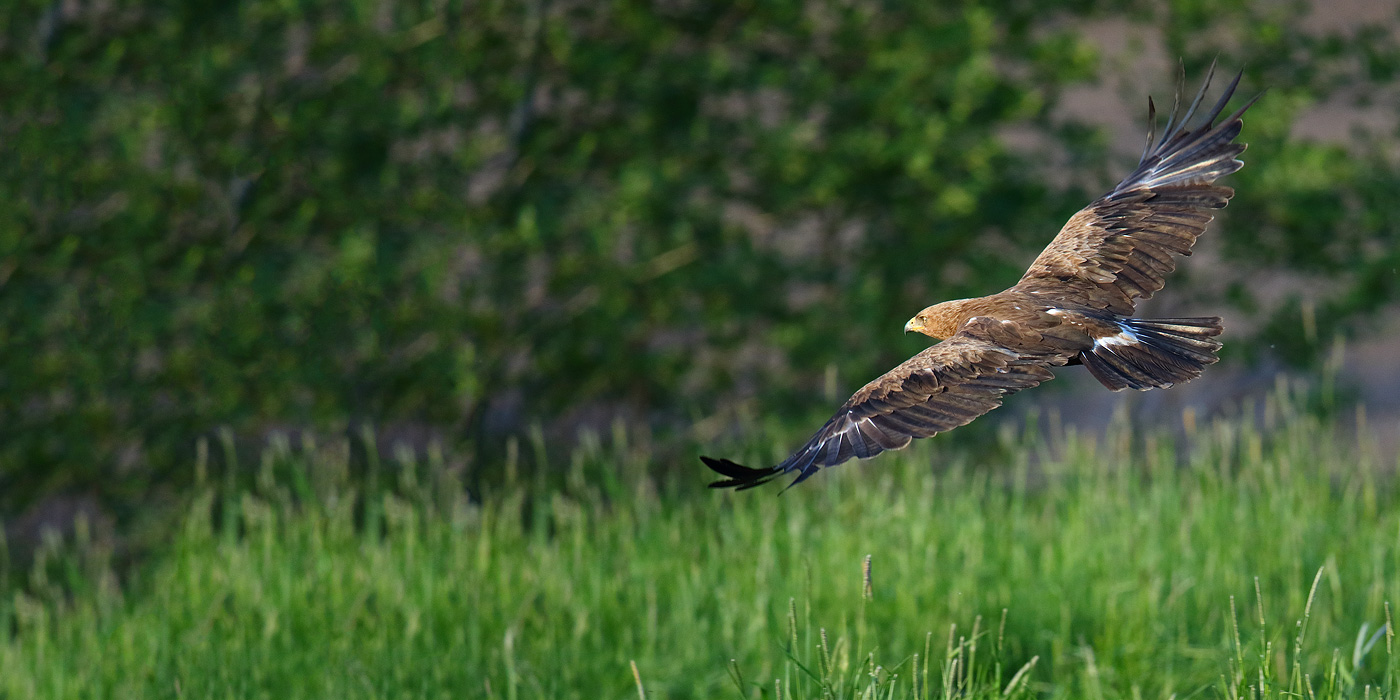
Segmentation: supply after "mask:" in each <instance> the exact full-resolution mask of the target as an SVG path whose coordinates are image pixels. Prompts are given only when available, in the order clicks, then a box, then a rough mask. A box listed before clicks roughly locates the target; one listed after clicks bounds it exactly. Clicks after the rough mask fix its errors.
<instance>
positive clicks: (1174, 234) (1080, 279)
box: [1017, 65, 1259, 315]
mask: <svg viewBox="0 0 1400 700" xmlns="http://www.w3.org/2000/svg"><path fill="white" fill-rule="evenodd" d="M1214 72H1215V66H1214V65H1212V66H1211V74H1212V75H1213V74H1214ZM1210 78H1211V75H1207V76H1206V80H1205V83H1204V84H1203V85H1202V86H1201V90H1200V92H1198V93H1197V94H1196V99H1195V100H1193V101H1192V103H1191V105H1190V107H1188V108H1187V110H1186V113H1185V114H1183V115H1180V117H1179V118H1178V114H1177V110H1178V107H1179V106H1180V97H1181V91H1180V87H1178V89H1177V99H1176V101H1175V103H1174V104H1173V105H1172V113H1171V116H1170V118H1169V119H1168V120H1167V126H1166V130H1165V132H1164V133H1163V134H1162V138H1161V140H1160V141H1157V142H1156V145H1155V146H1154V145H1153V140H1154V136H1155V130H1156V109H1155V107H1154V106H1153V105H1152V101H1151V100H1150V99H1149V100H1148V122H1149V124H1150V128H1149V131H1148V137H1147V147H1146V149H1144V151H1143V156H1142V160H1141V162H1140V163H1139V164H1138V167H1137V169H1136V170H1134V171H1133V173H1132V174H1131V175H1129V176H1128V177H1126V178H1124V180H1123V181H1122V182H1120V183H1118V186H1117V187H1114V188H1113V191H1111V192H1109V193H1108V194H1106V195H1104V196H1103V197H1101V198H1099V199H1098V200H1097V201H1095V202H1094V203H1092V204H1090V205H1089V206H1087V207H1085V208H1084V209H1082V210H1080V211H1079V213H1077V214H1075V215H1074V216H1073V217H1071V218H1070V220H1069V222H1068V223H1066V224H1065V226H1064V228H1062V229H1060V233H1059V235H1058V236H1056V237H1055V240H1054V241H1051V243H1050V245H1049V246H1047V247H1046V248H1045V250H1044V251H1043V252H1041V254H1040V256H1039V257H1037V258H1036V259H1035V262H1033V263H1031V266H1030V269H1029V270H1027V272H1026V274H1025V276H1024V277H1022V278H1021V282H1020V283H1019V284H1018V285H1017V286H1018V287H1019V288H1021V289H1023V290H1026V291H1037V290H1046V291H1048V290H1049V289H1054V290H1055V291H1056V292H1057V293H1059V294H1062V295H1063V294H1067V293H1068V294H1073V295H1074V296H1073V297H1072V298H1073V300H1074V301H1077V302H1080V303H1086V304H1088V305H1090V306H1093V307H1096V308H1105V309H1109V310H1112V311H1114V312H1115V313H1120V314H1124V315H1128V314H1131V313H1132V311H1133V306H1134V304H1135V302H1136V300H1137V299H1147V298H1150V297H1151V296H1152V294H1153V293H1154V292H1156V291H1158V290H1160V289H1161V288H1162V285H1163V284H1165V281H1166V276H1167V275H1168V274H1170V273H1171V271H1172V270H1173V269H1175V267H1176V263H1175V261H1174V257H1173V256H1177V255H1190V254H1191V247H1192V246H1193V245H1194V244H1195V243H1196V238H1197V237H1198V236H1200V235H1201V234H1202V233H1203V232H1204V231H1205V229H1206V225H1207V224H1209V223H1210V221H1211V219H1213V218H1214V215H1213V214H1212V213H1211V210H1213V209H1220V208H1223V207H1224V206H1225V205H1226V204H1227V203H1228V202H1229V201H1230V197H1232V196H1234V193H1235V192H1234V190H1232V189H1230V188H1229V187H1224V186H1219V185H1215V184H1213V183H1214V182H1215V181H1216V179H1218V178H1220V177H1223V176H1225V175H1228V174H1230V173H1233V172H1235V171H1236V170H1239V169H1240V167H1241V166H1243V163H1242V162H1241V161H1240V160H1239V158H1238V156H1239V155H1240V153H1242V152H1243V151H1244V149H1245V145H1244V144H1242V143H1235V141H1234V139H1235V137H1237V136H1239V133H1240V128H1241V126H1242V122H1241V119H1240V117H1241V116H1242V115H1243V114H1244V112H1245V110H1247V109H1249V107H1250V106H1251V105H1253V104H1254V101H1255V100H1257V99H1259V98H1258V97H1255V98H1254V99H1252V100H1250V101H1249V102H1248V103H1246V104H1245V105H1244V106H1243V107H1241V108H1239V109H1238V110H1237V111H1235V112H1234V113H1233V114H1231V115H1230V116H1228V117H1226V118H1225V119H1224V120H1223V121H1221V122H1220V123H1219V124H1216V123H1215V120H1216V119H1217V118H1218V117H1219V116H1220V113H1221V111H1222V110H1224V108H1225V105H1226V103H1228V102H1229V101H1230V97H1231V96H1232V95H1233V94H1234V92H1235V87H1236V86H1237V85H1238V84H1239V81H1240V76H1238V75H1237V76H1235V79H1234V80H1233V81H1231V83H1230V85H1229V86H1228V87H1227V88H1226V89H1225V92H1224V94H1222V95H1221V96H1220V99H1219V101H1217V102H1216V103H1215V106H1214V107H1213V108H1212V109H1211V110H1210V112H1209V114H1208V115H1207V116H1206V118H1205V120H1204V123H1203V124H1201V125H1199V126H1197V127H1195V128H1187V123H1188V122H1190V121H1192V118H1193V117H1194V116H1195V115H1196V109H1197V108H1198V107H1199V106H1200V104H1201V100H1202V98H1204V97H1205V94H1206V90H1207V88H1209V87H1210Z"/></svg>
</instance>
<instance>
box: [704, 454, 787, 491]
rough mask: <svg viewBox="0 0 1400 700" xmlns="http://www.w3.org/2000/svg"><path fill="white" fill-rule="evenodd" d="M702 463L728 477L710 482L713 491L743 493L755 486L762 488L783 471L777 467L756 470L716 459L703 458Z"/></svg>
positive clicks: (726, 460)
mask: <svg viewBox="0 0 1400 700" xmlns="http://www.w3.org/2000/svg"><path fill="white" fill-rule="evenodd" d="M700 461H701V462H704V463H705V466H707V467H709V468H710V469H712V470H714V471H715V472H717V473H718V474H719V475H720V476H724V477H727V478H725V479H720V480H719V481H712V482H710V488H712V489H726V488H733V489H734V490H735V491H743V490H745V489H751V488H753V487H755V486H762V485H763V484H766V483H768V482H769V481H771V480H772V479H773V477H775V476H777V475H778V474H780V473H782V470H781V469H779V468H777V467H766V468H763V469H754V468H753V467H746V466H744V465H742V464H738V463H736V462H734V461H731V460H728V459H715V458H714V457H704V456H701V457H700Z"/></svg>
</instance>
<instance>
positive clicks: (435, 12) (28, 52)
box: [0, 0, 1400, 514]
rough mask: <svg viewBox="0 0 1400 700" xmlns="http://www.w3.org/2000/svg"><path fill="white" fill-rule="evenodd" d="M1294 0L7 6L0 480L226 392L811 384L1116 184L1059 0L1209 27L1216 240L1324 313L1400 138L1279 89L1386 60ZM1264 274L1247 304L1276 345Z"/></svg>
mask: <svg viewBox="0 0 1400 700" xmlns="http://www.w3.org/2000/svg"><path fill="white" fill-rule="evenodd" d="M1305 13H1306V7H1305V6H1303V5H1289V4H1270V5H1269V7H1267V8H1263V9H1260V8H1257V7H1254V6H1253V5H1252V4H1251V3H1246V2H1244V1H1243V0H1232V1H1228V2H1211V3H1204V2H1199V1H1190V2H1188V1H1184V0H1177V1H1174V2H1171V3H1168V4H1167V5H1165V6H1159V5H1158V4H1156V3H1152V4H1148V3H1133V2H1107V1H1105V2H1091V1H1087V0H1085V1H1081V2H1071V3H1064V4H1062V5H1060V6H1058V7H1054V8H1050V7H1047V6H1046V5H1045V4H1043V3H1034V2H1026V1H1025V0H1000V1H998V2H989V3H980V4H977V5H975V6H974V5H969V4H964V3H950V2H939V3H903V4H901V3H849V2H840V1H836V0H831V1H826V0H782V1H776V2H764V3H757V2H748V3H732V4H731V3H713V4H712V3H698V2H685V1H675V2H658V3H645V2H633V1H625V0H623V1H618V2H609V3H592V2H586V3H580V2H562V1H556V2H545V1H544V0H534V1H528V0H518V1H514V2H511V1H505V2H501V1H494V2H493V1H490V0H487V1H484V2H467V3H457V2H448V1H446V0H439V1H437V2H423V3H394V2H387V1H381V2H369V1H352V2H340V3H331V2H322V3H316V2H305V3H290V2H285V1H284V0H245V1H242V2H222V3H194V2H183V3H182V2H164V3H128V2H114V3H82V2H32V1H26V0H17V1H16V2H12V3H6V4H5V5H4V8H3V9H0V27H3V29H0V32H2V33H3V35H0V86H3V94H4V95H5V98H4V103H3V108H0V144H3V149H4V150H3V152H4V154H5V155H6V157H5V158H3V160H0V198H3V201H4V206H3V207H0V343H3V347H5V348H6V352H5V353H4V354H3V357H2V358H0V514H3V513H14V512H16V511H17V510H18V509H20V508H22V507H23V506H25V504H27V503H32V502H33V501H34V499H35V498H36V497H37V496H39V495H41V494H45V493H53V492H56V491H60V490H67V491H80V492H93V493H97V494H99V495H100V496H101V497H102V498H104V499H107V500H108V501H111V502H119V503H127V504H136V503H139V502H140V500H139V499H140V498H142V497H144V496H146V495H148V494H150V493H151V492H152V488H153V487H156V486H159V485H178V484H180V483H182V482H183V481H184V480H185V475H183V474H181V473H176V472H175V467H174V465H178V464H188V463H189V460H188V459H186V456H185V455H186V454H187V453H189V452H191V451H192V450H193V444H194V441H195V439H196V438H197V437H198V436H201V435H207V434H209V432H210V431H212V430H214V429H216V428H218V427H222V426H228V427H231V428H232V429H233V430H234V431H236V432H238V433H239V434H242V435H252V436H258V435H262V434H266V433H267V432H269V431H275V430H297V429H303V428H310V429H315V430H323V431H324V430H344V429H348V428H350V427H351V426H354V425H358V424H371V425H376V426H403V427H404V430H417V431H420V433H422V434H426V435H429V436H434V437H436V438H441V439H444V440H446V441H448V442H449V443H452V444H454V445H455V449H463V448H464V446H465V449H468V450H470V449H484V448H482V447H481V446H482V445H490V444H494V443H496V442H498V441H499V437H500V436H501V435H503V434H506V433H510V432H512V431H516V430H519V429H521V428H522V427H523V426H526V425H528V424H529V423H531V422H532V421H537V420H538V421H546V422H548V421H558V422H559V423H560V424H576V423H578V422H582V421H588V420H592V419H595V417H596V416H599V415H608V416H613V415H625V416H629V417H631V418H633V419H638V420H644V421H649V422H654V423H660V424H669V425H679V424H684V423H687V422H689V421H691V420H692V419H693V418H694V417H695V416H697V415H702V414H704V415H708V414H711V413H716V412H717V413H718V414H719V415H720V416H722V417H723V416H732V415H734V414H733V413H732V412H731V411H732V410H734V409H735V407H736V406H738V407H742V405H743V402H744V401H745V400H746V399H749V398H752V397H754V396H762V400H763V409H764V410H765V411H773V412H777V413H779V414H781V413H782V412H784V411H797V410H801V411H803V412H804V413H803V415H807V414H806V413H805V411H808V410H810V409H811V401H810V397H811V396H812V395H813V394H814V393H816V392H815V391H814V389H813V387H814V386H819V385H820V384H821V377H822V376H823V373H824V372H826V371H827V368H828V367H831V368H834V370H835V376H837V377H840V378H842V379H841V380H840V381H841V382H842V383H843V384H853V382H845V379H844V378H847V377H850V378H862V377H864V376H865V375H867V374H870V373H871V369H872V368H873V367H880V368H883V367H885V366H890V365H893V364H894V363H896V362H898V361H900V360H902V359H903V358H904V357H906V356H907V355H908V354H910V353H912V352H913V351H914V350H916V349H917V348H918V347H919V344H918V343H917V342H916V341H914V340H913V339H908V340H903V341H896V340H895V337H896V336H897V329H898V328H899V327H900V326H901V325H902V323H903V321H904V320H905V319H906V318H907V317H908V316H909V315H910V314H911V313H912V312H913V311H917V310H918V309H919V308H921V307H922V306H924V305H926V304H927V303H930V302H932V301H936V300H939V299H943V298H952V297H958V296H968V295H975V294H983V293H987V292H990V291H995V290H997V289H1000V288H1001V287H1003V286H1005V285H1006V284H1009V283H1011V282H1012V281H1014V279H1015V278H1016V277H1017V276H1018V274H1019V272H1020V270H1021V269H1022V267H1023V265H1024V263H1025V262H1026V261H1027V260H1028V259H1029V258H1030V257H1031V256H1032V255H1033V253H1034V251H1035V250H1036V249H1038V248H1039V247H1040V246H1042V245H1044V243H1045V242H1046V241H1047V240H1048V239H1049V237H1050V236H1051V235H1052V234H1053V232H1054V231H1055V230H1057V229H1058V227H1059V225H1060V224H1061V223H1062V222H1063V221H1064V219H1065V218H1067V217H1068V215H1069V214H1071V213H1072V212H1073V211H1074V210H1076V209H1077V208H1078V207H1080V206H1082V205H1083V204H1084V203H1085V202H1087V201H1088V199H1089V198H1090V197H1091V196H1093V195H1095V194H1097V193H1098V191H1101V190H1103V189H1105V188H1107V187H1108V186H1109V185H1110V184H1111V183H1112V181H1113V174H1114V173H1117V172H1118V171H1119V170H1120V169H1121V168H1120V167H1119V166H1121V165H1122V164H1121V163H1116V162H1112V161H1111V158H1110V157H1109V148H1108V146H1107V140H1106V139H1105V137H1104V136H1103V135H1102V133H1101V132H1100V131H1099V130H1096V129H1091V128H1087V127H1086V126H1085V125H1082V124H1077V123H1074V122H1071V121H1067V120H1064V119H1059V118H1056V117H1055V116H1054V114H1055V112H1054V108H1055V106H1056V105H1057V104H1059V103H1060V101H1061V98H1062V96H1063V95H1064V91H1065V90H1066V89H1067V88H1070V87H1072V86H1075V85H1077V84H1082V83H1084V82H1087V81H1091V80H1094V79H1095V78H1099V77H1101V76H1102V75H1103V74H1104V73H1105V71H1107V70H1108V67H1107V66H1104V65H1103V64H1102V63H1101V62H1100V61H1099V56H1098V54H1097V52H1096V50H1095V48H1094V43H1093V42H1092V41H1091V39H1092V37H1090V36H1088V35H1087V33H1086V30H1085V26H1086V23H1092V22H1097V23H1099V24H1098V25H1090V26H1117V25H1113V24H1111V23H1105V21H1106V20H1112V19H1114V18H1120V17H1121V18H1126V19H1127V22H1128V23H1129V25H1131V26H1145V27H1157V28H1158V29H1160V31H1161V33H1162V36H1163V37H1165V40H1166V46H1167V49H1168V50H1169V52H1171V53H1172V54H1173V55H1180V56H1183V57H1184V60H1185V64H1186V68H1187V73H1188V75H1189V76H1190V80H1192V81H1194V80H1196V79H1198V76H1200V75H1201V74H1202V73H1203V71H1204V67H1205V65H1206V64H1207V63H1208V62H1209V60H1210V58H1212V57H1213V56H1215V55H1217V54H1219V56H1220V60H1221V64H1222V66H1223V67H1224V69H1225V70H1227V71H1233V70H1234V69H1236V68H1237V67H1241V66H1243V67H1245V68H1246V78H1245V81H1244V84H1245V88H1244V90H1245V91H1246V92H1253V91H1255V90H1258V89H1261V88H1263V87H1271V89H1272V92H1271V93H1270V94H1269V96H1268V97H1267V98H1266V101H1265V102H1263V103H1261V105H1260V106H1259V107H1256V108H1255V112H1254V114H1256V115H1257V119H1254V118H1252V120H1251V122H1250V124H1249V126H1248V127H1247V132H1246V140H1248V141H1249V142H1250V143H1251V144H1252V146H1251V151H1250V153H1249V156H1250V161H1249V162H1250V166H1249V167H1248V168H1246V169H1245V170H1244V171H1243V172H1242V173H1240V175H1239V176H1238V177H1236V178H1235V180H1234V182H1233V183H1232V184H1234V185H1235V186H1236V187H1238V188H1239V189H1240V196H1239V197H1238V198H1237V199H1236V203H1235V204H1234V205H1233V206H1232V208H1231V209H1230V210H1229V214H1228V222H1227V225H1226V226H1223V227H1218V228H1217V231H1219V232H1221V233H1222V234H1224V235H1225V236H1226V246H1225V250H1226V254H1227V255H1230V256H1233V258H1234V259H1238V260H1246V261H1251V262H1250V263H1249V264H1257V265H1261V266H1266V267H1267V268H1268V269H1277V268H1280V267H1281V268H1286V269H1290V270H1295V271H1299V272H1301V273H1304V274H1322V275H1326V276H1327V277H1328V278H1329V279H1332V280H1334V281H1335V284H1336V286H1335V288H1334V289H1330V290H1329V293H1328V294H1327V296H1326V298H1325V299H1324V300H1323V301H1321V302H1318V303H1320V304H1322V306H1320V307H1318V308H1320V309H1321V310H1322V312H1319V320H1318V333H1320V334H1323V335H1324V337H1325V336H1326V334H1329V333H1333V332H1336V331H1337V330H1338V329H1339V328H1341V327H1342V326H1341V325H1339V324H1343V323H1344V322H1345V320H1346V319H1348V318H1352V317H1354V315H1355V314H1356V313H1358V312H1365V311H1369V310H1373V309H1375V308H1378V307H1379V306H1380V305H1382V304H1384V303H1385V302H1387V301H1389V300H1392V299H1394V298H1395V296H1396V293H1397V289H1396V282H1397V278H1396V276H1395V274H1394V270H1395V267H1396V266H1397V265H1400V261H1397V260H1396V257H1397V255H1400V252H1397V249H1396V247H1395V246H1394V245H1393V244H1394V241H1395V236H1396V232H1397V230H1400V222H1398V221H1397V218H1396V217H1397V214H1396V213H1395V211H1396V210H1395V209H1394V208H1393V207H1391V206H1389V202H1390V197H1391V195H1392V193H1393V192H1394V191H1395V185H1396V184H1397V177H1400V176H1397V170H1396V168H1395V166H1394V158H1393V155H1394V154H1393V151H1394V148H1393V145H1392V142H1389V141H1386V142H1382V143H1380V144H1378V146H1379V147H1376V148H1372V149H1369V150H1367V151H1366V155H1365V156H1362V157H1357V156H1355V155H1353V154H1351V153H1349V152H1348V151H1345V150H1344V149H1343V148H1342V147H1341V146H1330V145H1315V144H1307V143H1302V142H1298V141H1292V140H1289V137H1288V133H1289V125H1290V123H1291V121H1292V119H1293V117H1294V116H1296V115H1297V114H1298V113H1299V112H1300V111H1301V110H1303V109H1305V108H1306V107H1308V106H1309V105H1312V104H1315V103H1316V102H1317V101H1319V100H1322V99H1326V98H1329V97H1331V96H1334V95H1343V96H1346V95H1355V94H1361V95H1371V94H1382V93H1379V92H1376V91H1375V90H1373V88H1374V87H1375V86H1377V85H1389V84H1391V82H1393V80H1394V78H1395V70H1396V67H1397V66H1400V62H1397V60H1396V53H1395V48H1394V42H1393V40H1392V38H1391V36H1390V33H1388V32H1387V31H1384V30H1366V31H1362V32H1360V33H1354V34H1351V35H1347V36H1336V35H1329V34H1326V33H1318V32H1312V31H1309V30H1307V29H1306V27H1305V25H1304V23H1303V21H1302V19H1303V17H1304V15H1305ZM1104 31H1108V30H1104ZM1089 33H1091V32H1089ZM1168 78H1169V76H1163V81H1162V84H1164V85H1165V84H1167V79H1168ZM1009 125H1011V126H1015V127H1016V128H1019V129H1027V130H1029V131H1030V132H1031V133H1033V134H1035V135H1036V137H1037V138H1039V139H1042V140H1043V141H1044V142H1045V143H1046V144H1048V146H1047V149H1048V150H1049V151H1050V152H1054V153H1057V154H1059V159H1060V160H1059V161H1057V162H1055V163H1054V165H1053V166H1046V165H1045V164H1044V163H1036V162H1034V161H1033V160H1032V158H1031V156H1033V155H1035V154H1028V153H1026V152H1024V151H1017V150H1014V149H1012V148H1011V147H1010V146H1008V145H1007V139H1006V138H1005V136H1006V129H1007V128H1008V126H1009ZM1090 184H1092V186H1090ZM1086 187H1087V189H1086ZM1233 298H1234V300H1235V301H1236V302H1237V303H1239V304H1241V305H1242V306H1249V305H1250V304H1256V305H1257V300H1254V299H1252V298H1251V296H1250V292H1249V287H1248V286H1247V285H1244V284H1241V285H1238V286H1236V288H1235V290H1234V293H1233ZM1283 308H1284V311H1285V314H1284V315H1283V316H1279V317H1278V318H1279V319H1280V320H1278V321H1277V322H1276V323H1275V325H1273V326H1268V325H1265V326H1264V331H1262V332H1265V333H1273V334H1275V335H1276V336H1277V337H1278V338H1279V339H1281V340H1280V341H1279V342H1280V343H1281V345H1280V347H1281V348H1283V350H1282V351H1283V352H1285V353H1286V354H1290V356H1292V357H1296V358H1298V359H1300V360H1305V359H1306V357H1307V355H1308V346H1307V343H1303V342H1301V341H1295V336H1297V333H1296V331H1295V330H1294V329H1296V328H1298V323H1297V320H1296V319H1297V316H1298V311H1297V308H1299V307H1298V306H1296V305H1295V306H1292V307H1289V306H1288V305H1287V304H1285V305H1284V306H1283ZM1289 309H1293V311H1291V312H1290V311H1289ZM1323 312H1325V313H1323ZM1288 313H1292V316H1291V317H1290V316H1288V315H1287V314H1288ZM871 336H879V337H886V338H889V340H887V341H884V342H879V343H872V342H869V340H868V338H869V337H871ZM1313 342H1314V343H1315V341H1313ZM841 388H843V389H845V388H851V387H850V386H842V387H841ZM798 398H800V399H801V400H800V401H795V400H794V399H798ZM797 406H800V407H801V408H800V409H799V408H794V407H797ZM740 412H742V408H741V409H740ZM721 420H723V418H721ZM472 444H474V445H476V446H477V447H471V446H470V445H472Z"/></svg>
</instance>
